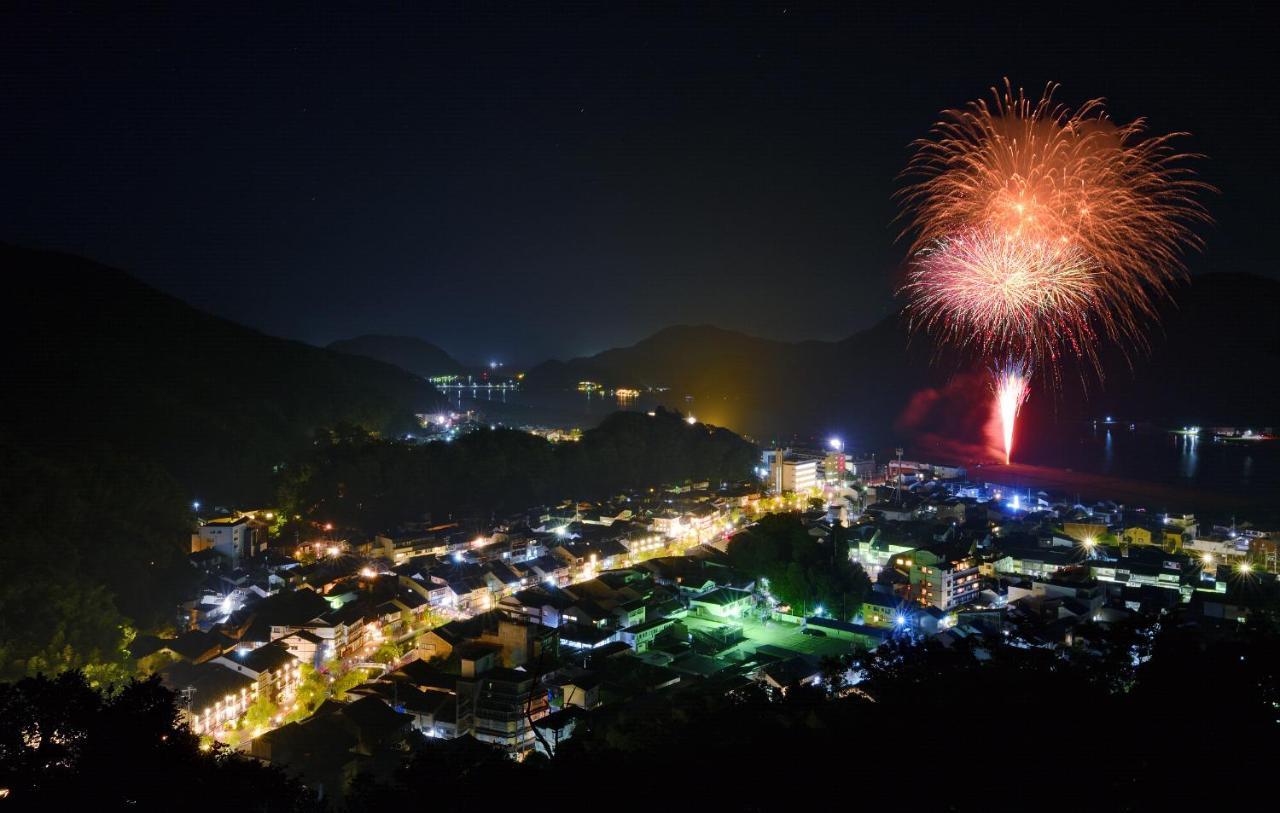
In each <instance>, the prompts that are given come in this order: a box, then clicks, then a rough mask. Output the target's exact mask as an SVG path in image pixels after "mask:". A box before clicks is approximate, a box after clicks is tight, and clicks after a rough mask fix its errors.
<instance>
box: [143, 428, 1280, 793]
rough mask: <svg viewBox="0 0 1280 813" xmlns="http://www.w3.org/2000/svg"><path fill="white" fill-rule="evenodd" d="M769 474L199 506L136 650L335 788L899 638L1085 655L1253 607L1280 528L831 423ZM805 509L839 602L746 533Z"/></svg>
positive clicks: (531, 746)
mask: <svg viewBox="0 0 1280 813" xmlns="http://www.w3.org/2000/svg"><path fill="white" fill-rule="evenodd" d="M756 475H757V478H756V479H755V480H754V481H750V482H742V483H710V482H690V483H681V484H665V485H657V484H655V485H654V486H653V487H651V488H649V489H647V490H644V491H632V492H628V493H623V494H618V495H616V496H615V497H614V498H612V499H609V500H606V501H598V502H579V501H566V502H563V503H560V504H557V505H551V506H536V507H530V508H529V509H528V510H526V511H524V512H521V513H519V514H516V515H512V516H507V517H502V518H500V519H498V520H496V521H494V522H492V523H490V524H488V525H486V526H485V527H482V528H481V527H477V526H476V525H475V524H474V523H468V522H461V521H450V522H440V523H433V522H430V521H424V522H421V523H416V524H407V525H403V526H400V527H396V528H389V529H382V530H379V531H376V532H371V533H364V534H361V533H360V532H359V531H358V530H357V529H347V528H335V527H334V526H333V525H332V524H329V523H326V524H318V523H316V524H313V526H312V527H311V528H310V531H311V533H310V535H309V536H307V537H306V538H299V539H297V540H290V539H285V538H281V535H280V534H279V533H278V529H279V528H280V523H281V520H282V519H283V518H282V517H279V516H277V515H276V513H275V512H274V511H272V510H265V509H260V510H250V511H238V512H232V513H229V514H227V515H225V516H210V517H205V518H203V519H202V520H201V521H200V522H199V525H198V528H197V530H196V532H195V533H194V535H193V536H192V553H191V556H190V559H191V563H192V566H193V567H195V568H198V569H199V570H200V571H201V572H202V573H203V574H204V579H203V582H202V586H201V588H200V590H199V592H198V594H197V595H192V596H191V597H190V601H188V602H187V603H186V604H185V605H184V607H183V612H182V615H181V619H180V627H181V628H182V631H181V632H180V633H179V634H177V635H176V636H175V637H171V638H159V637H154V636H143V637H140V638H138V639H137V640H135V641H134V642H133V644H132V647H131V653H132V655H133V657H135V658H136V659H137V663H138V668H139V670H140V671H142V672H144V673H152V672H154V673H156V674H158V675H159V676H160V678H161V679H162V681H163V682H164V684H165V685H166V686H168V687H169V688H170V689H172V690H173V691H174V692H175V693H177V695H178V696H179V698H180V702H181V704H182V707H183V710H184V716H185V719H186V720H187V722H188V724H189V725H190V727H191V729H192V731H194V732H195V733H197V734H199V735H201V736H202V737H203V738H204V741H205V743H206V745H205V747H206V748H211V747H213V746H214V744H215V743H221V744H224V745H227V746H231V747H234V748H238V749H240V750H242V751H244V752H245V753H247V754H250V755H252V756H254V757H257V758H259V759H261V760H264V761H267V762H269V763H273V764H280V765H285V766H288V767H289V768H291V769H294V770H297V771H299V772H300V774H301V776H302V777H303V778H304V779H306V780H307V781H308V782H309V783H311V784H312V785H313V786H319V787H326V786H327V787H329V788H332V789H333V790H334V791H335V792H337V791H338V790H339V789H340V788H341V787H342V782H343V777H350V776H351V775H353V774H354V772H356V771H357V770H376V766H377V765H378V764H384V765H391V764H395V762H396V760H397V759H398V758H399V756H400V755H402V754H403V753H404V751H405V750H406V749H408V748H409V747H410V745H409V744H410V742H411V740H412V738H413V737H414V736H416V735H421V736H425V737H429V738H440V739H453V738H458V737H467V736H469V737H472V738H474V739H475V740H478V741H480V742H482V743H486V744H490V745H492V746H495V747H498V748H500V749H502V750H503V751H504V752H505V753H506V754H508V755H509V756H510V757H512V758H513V759H523V758H524V757H525V756H526V755H527V754H529V753H530V752H534V751H537V752H541V753H544V754H547V755H552V754H554V752H555V750H556V749H557V748H558V747H559V746H560V744H562V743H563V742H565V741H566V740H567V739H568V738H570V737H571V736H572V735H573V731H574V728H575V725H577V724H578V723H580V722H581V721H582V720H583V719H584V717H585V716H586V715H589V714H591V713H593V711H595V710H597V709H599V708H602V707H607V706H617V705H619V704H627V703H631V702H635V701H637V700H638V699H640V698H643V697H650V696H653V695H655V694H660V693H663V692H669V691H675V690H677V689H678V688H685V687H689V686H700V687H703V688H713V689H714V690H715V691H718V692H732V691H734V690H736V689H738V688H740V687H743V686H747V685H751V684H757V685H760V686H762V687H764V688H766V689H767V690H768V691H770V692H776V693H777V694H778V695H779V696H783V695H785V694H786V693H787V692H789V691H792V690H793V689H794V688H795V687H798V686H810V687H822V686H823V685H824V683H826V684H829V685H832V688H834V689H835V690H837V691H840V692H842V693H850V692H857V691H859V689H858V686H857V684H858V682H859V676H858V674H857V670H856V669H855V668H853V667H851V666H849V665H848V660H847V659H848V657H849V656H850V655H853V654H857V653H867V652H872V651H874V650H876V649H877V648H878V647H881V646H883V645H884V644H886V643H887V642H889V641H892V640H895V639H896V640H907V641H922V640H932V641H934V642H936V643H940V644H941V645H943V646H953V645H956V644H957V643H959V642H962V641H964V640H965V639H970V638H972V639H973V640H975V641H977V640H981V639H983V637H984V636H988V635H996V636H1000V637H1001V638H1003V639H1004V641H1005V642H1006V643H1008V644H1010V645H1013V646H1018V647H1024V648H1028V649H1030V648H1036V649H1043V650H1070V649H1071V648H1073V647H1080V646H1087V645H1088V643H1087V642H1088V636H1089V633H1088V630H1093V629H1098V628H1103V629H1105V628H1106V627H1107V626H1108V625H1111V624H1116V623H1122V622H1127V621H1132V620H1133V619H1141V618H1146V619H1158V618H1160V617H1162V616H1164V615H1166V614H1168V613H1169V612H1171V611H1173V610H1176V609H1179V608H1181V609H1183V610H1185V611H1186V612H1187V613H1189V615H1190V617H1192V618H1196V619H1199V620H1201V621H1202V622H1203V623H1208V624H1226V625H1235V624H1238V623H1241V622H1243V621H1245V620H1246V618H1247V616H1248V615H1249V612H1250V609H1249V602H1248V601H1247V593H1248V588H1249V586H1250V585H1252V584H1256V583H1260V582H1262V581H1267V582H1270V581H1274V579H1275V573H1276V571H1277V548H1278V547H1280V535H1278V534H1277V533H1275V532H1274V531H1272V532H1267V531H1265V530H1262V529H1257V528H1253V527H1251V526H1249V525H1248V524H1247V523H1244V522H1240V523H1239V524H1237V525H1233V526H1223V525H1212V526H1209V525H1206V524H1202V523H1200V522H1198V521H1197V519H1196V517H1195V516H1192V515H1188V514H1177V515H1168V514H1153V513H1150V512H1148V511H1147V510H1144V508H1143V507H1140V506H1124V505H1117V504H1116V503H1114V502H1096V503H1089V504H1080V503H1077V502H1072V501H1067V500H1063V499H1060V498H1058V497H1056V496H1054V495H1049V494H1044V493H1028V492H1026V491H1018V490H1013V489H1010V488H1008V487H1005V486H1001V485H998V484H994V483H983V482H975V481H973V480H972V479H971V478H970V477H968V476H967V473H966V472H965V471H964V470H962V469H958V468H954V467H948V466H942V465H931V464H927V463H919V462H911V461H906V460H902V459H901V455H900V454H899V456H898V458H897V459H891V460H890V461H889V462H888V463H886V464H877V463H876V462H875V460H874V459H870V458H869V459H865V460H860V459H855V458H854V457H853V456H850V455H846V454H845V452H844V448H843V444H842V443H841V442H840V441H838V440H835V439H833V440H832V441H831V442H830V444H829V447H828V448H826V449H823V450H807V451H806V450H800V449H771V450H767V451H765V452H764V453H763V455H762V459H761V460H760V465H759V466H758V467H757V469H756ZM198 507H199V506H197V508H198ZM786 522H791V523H794V526H795V529H799V531H798V532H799V534H800V536H801V537H803V540H802V542H803V544H806V545H812V546H813V549H814V550H816V551H819V553H820V556H822V557H829V560H830V568H831V569H832V571H833V572H834V571H841V572H844V573H846V574H848V573H859V572H860V573H861V574H865V577H864V578H865V581H864V582H862V583H859V582H857V581H856V580H854V581H850V582H849V585H848V586H846V587H843V588H840V589H837V590H836V591H835V592H834V593H830V592H829V595H831V596H833V597H832V598H828V599H827V601H828V602H829V603H827V604H826V605H825V606H824V604H823V603H822V600H821V597H820V596H819V591H818V589H817V588H816V587H813V586H812V585H813V584H815V583H814V582H803V581H801V582H799V583H796V584H789V585H788V587H787V588H786V589H783V588H782V587H781V586H780V585H778V584H774V583H771V580H770V578H769V577H768V575H766V574H767V573H768V572H769V570H768V564H767V563H763V564H761V563H760V561H761V560H760V559H759V557H758V556H754V555H751V554H749V553H748V552H747V548H748V547H750V545H749V543H748V540H749V539H750V538H752V537H753V536H754V535H759V534H762V533H767V532H770V530H769V529H771V528H772V529H774V531H776V530H777V529H778V528H783V523H786ZM784 530H785V528H784ZM836 557H838V558H839V560H838V561H836ZM823 567H826V566H825V565H824V566H823ZM777 578H779V577H775V581H776V580H777ZM859 584H860V586H859ZM1242 596H1243V598H1242ZM842 659H844V660H842Z"/></svg>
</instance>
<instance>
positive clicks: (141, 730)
mask: <svg viewBox="0 0 1280 813" xmlns="http://www.w3.org/2000/svg"><path fill="white" fill-rule="evenodd" d="M0 787H3V788H7V789H8V791H9V798H8V799H5V800H4V802H5V803H7V804H8V805H12V806H14V807H15V809H23V810H36V809H40V810H75V809H94V810H121V809H125V810H175V809H188V810H214V809H218V810H254V811H290V810H309V809H312V808H313V807H314V804H313V799H312V797H311V794H310V793H309V792H307V790H306V789H305V788H303V787H302V786H301V785H299V784H298V783H297V782H295V781H293V780H292V779H290V778H289V777H288V776H287V775H286V774H285V773H284V772H283V771H281V770H279V769H276V768H271V767H267V766H265V765H263V764H261V763H259V762H256V761H254V760H251V759H248V758H246V757H242V756H239V755H237V754H234V753H232V752H229V751H227V750H226V749H224V748H222V747H218V748H217V749H214V750H210V751H204V750H202V749H201V747H200V742H199V739H198V738H197V737H196V736H195V735H194V734H192V733H191V732H190V730H188V729H187V728H186V726H184V725H182V724H181V723H180V721H179V713H178V708H177V705H176V703H175V697H174V695H173V693H172V692H170V691H169V690H167V689H165V688H164V687H162V686H161V685H160V683H159V681H158V680H157V679H154V678H153V679H151V680H147V681H135V682H132V683H129V684H126V685H124V686H121V687H120V688H118V689H116V690H114V691H111V692H109V693H103V692H101V691H98V690H95V689H93V688H91V687H90V686H89V684H88V682H87V681H86V680H85V678H84V676H83V675H81V674H79V673H77V672H65V673H63V674H62V675H60V676H58V677H57V678H48V677H44V676H40V677H35V678H26V679H24V680H21V681H19V682H17V683H11V684H9V683H7V684H0Z"/></svg>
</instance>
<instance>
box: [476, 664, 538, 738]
mask: <svg viewBox="0 0 1280 813" xmlns="http://www.w3.org/2000/svg"><path fill="white" fill-rule="evenodd" d="M547 711H548V703H547V696H546V692H545V691H542V690H540V689H538V688H537V687H536V686H535V685H534V676H533V675H532V674H531V673H529V672H522V671H520V670H518V669H506V668H497V669H490V670H488V671H487V672H484V673H482V674H479V675H476V676H475V677H472V678H465V679H462V680H459V681H458V731H459V732H464V731H465V732H468V733H470V734H471V736H473V737H475V738H476V739H477V740H480V741H481V742H487V743H489V744H491V745H496V746H498V747H500V748H503V749H504V750H506V751H507V753H509V754H519V753H522V752H524V751H528V750H530V749H531V748H533V747H534V741H535V739H536V735H535V734H534V732H533V727H532V725H531V723H532V722H533V721H536V720H538V719H541V718H542V717H545V716H546V714H547Z"/></svg>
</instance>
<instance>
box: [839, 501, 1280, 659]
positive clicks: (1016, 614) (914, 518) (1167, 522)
mask: <svg viewBox="0 0 1280 813" xmlns="http://www.w3.org/2000/svg"><path fill="white" fill-rule="evenodd" d="M874 492H875V493H874V495H873V498H872V499H871V500H869V504H868V505H867V507H866V510H865V512H864V513H863V514H862V516H861V517H860V518H859V519H858V520H857V521H856V522H854V523H852V525H851V526H850V528H849V531H850V533H851V534H852V538H851V540H850V545H849V557H850V559H851V560H852V561H855V562H857V563H859V564H860V565H861V566H862V567H863V568H864V569H865V570H866V571H867V572H868V573H869V574H870V575H871V577H872V578H873V579H875V580H876V582H877V587H876V589H877V591H882V593H881V594H883V595H889V596H892V597H893V598H894V599H896V600H897V601H898V602H899V605H898V607H897V608H890V607H877V606H865V607H864V608H863V616H864V620H865V621H866V623H869V624H877V623H878V624H884V623H889V622H892V623H894V624H895V625H899V626H907V627H914V628H915V630H914V631H915V632H916V633H917V634H921V633H922V634H942V635H945V636H947V638H946V639H951V638H956V637H963V636H964V635H968V634H981V633H983V632H993V631H996V632H1003V633H1005V634H1006V635H1009V634H1014V635H1018V636H1021V637H1023V638H1025V639H1026V640H1027V641H1028V642H1029V643H1031V644H1034V645H1043V646H1060V645H1063V644H1064V643H1065V642H1068V641H1070V640H1072V639H1073V634H1072V630H1073V628H1074V627H1075V626H1076V625H1078V624H1080V623H1084V622H1094V623H1097V622H1103V623H1107V622H1114V621H1117V620H1120V619H1123V618H1125V617H1128V616H1131V615H1133V614H1160V613H1162V612H1166V611H1168V610H1171V609H1173V608H1175V607H1178V606H1180V605H1187V607H1188V609H1189V611H1190V612H1191V614H1192V616H1193V617H1196V618H1200V619H1205V620H1209V621H1214V620H1222V621H1229V622H1236V621H1240V620H1243V619H1244V618H1245V617H1246V616H1247V613H1248V609H1247V602H1242V601H1239V600H1238V594H1239V591H1240V590H1242V589H1247V588H1248V586H1249V584H1251V583H1256V582H1258V581H1260V580H1268V579H1274V578H1275V576H1274V574H1275V571H1276V567H1275V560H1276V555H1275V550H1276V545H1277V542H1280V537H1278V536H1277V535H1275V534H1268V533H1265V532H1262V531H1258V530H1256V529H1253V528H1250V527H1247V526H1242V527H1223V526H1213V527H1204V526H1202V525H1201V523H1199V522H1198V521H1197V519H1196V517H1195V516H1193V515H1190V514H1181V515H1170V514H1157V515H1153V514H1150V513H1148V512H1147V511H1145V510H1143V509H1135V508H1126V507H1124V506H1121V505H1117V504H1115V503H1112V502H1099V503H1093V504H1081V503H1078V502H1069V501H1061V500H1059V501H1055V500H1051V499H1050V498H1049V496H1048V495H1047V494H1045V493H1043V492H1041V493H1027V492H1025V491H1023V492H1018V491H1016V490H1010V489H1008V488H1005V487H1001V486H998V485H994V484H984V485H976V484H973V483H969V482H965V481H964V480H962V479H956V480H953V481H950V482H948V481H941V480H936V479H930V480H924V479H923V478H921V479H920V480H919V481H917V482H916V483H914V484H912V486H911V487H909V488H908V487H904V486H901V485H898V486H896V487H895V486H890V485H886V486H883V487H881V488H879V489H875V490H874ZM886 619H888V621H887V620H886ZM1011 625H1012V626H1011Z"/></svg>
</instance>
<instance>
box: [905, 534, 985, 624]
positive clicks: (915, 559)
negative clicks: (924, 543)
mask: <svg viewBox="0 0 1280 813" xmlns="http://www.w3.org/2000/svg"><path fill="white" fill-rule="evenodd" d="M894 565H895V567H896V568H897V569H898V570H901V571H903V572H905V573H906V574H907V575H908V576H909V577H910V579H911V595H912V597H913V598H915V599H916V600H917V601H919V602H920V603H921V604H924V605H926V606H930V607H937V608H938V609H940V610H951V609H954V608H956V607H962V606H964V605H965V604H969V603H970V602H972V601H974V600H975V599H976V598H977V597H978V588H979V587H980V586H981V584H982V577H981V576H980V575H979V573H978V561H977V559H975V558H974V557H972V556H968V555H963V556H952V555H946V554H943V553H938V552H935V551H933V550H930V549H928V548H921V549H918V550H914V551H911V552H910V553H906V554H903V555H902V556H899V557H896V558H895V559H894Z"/></svg>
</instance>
